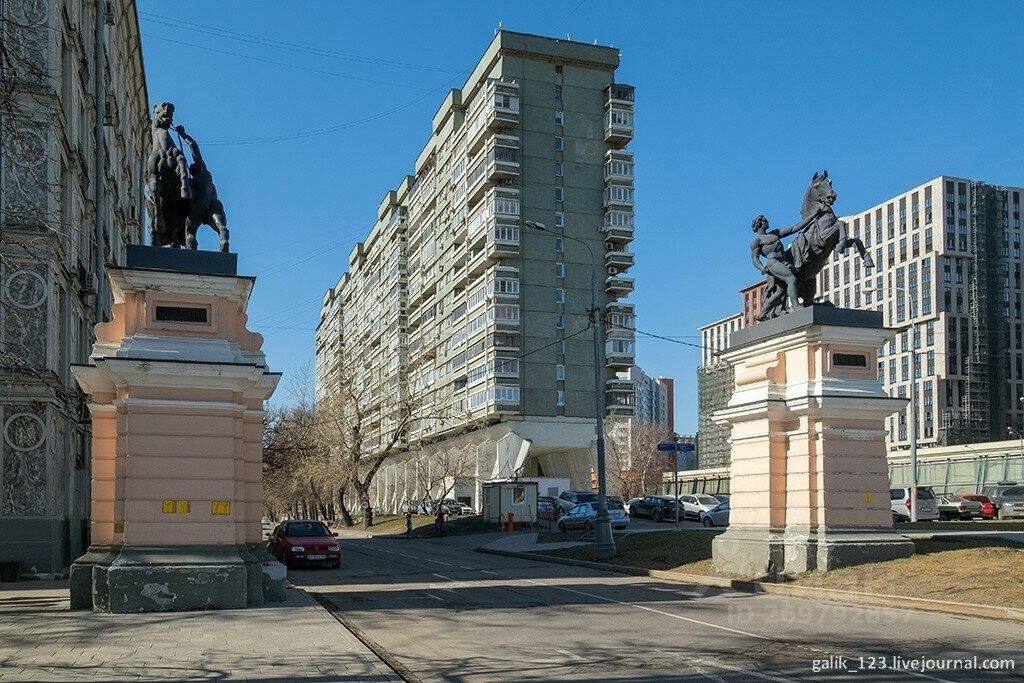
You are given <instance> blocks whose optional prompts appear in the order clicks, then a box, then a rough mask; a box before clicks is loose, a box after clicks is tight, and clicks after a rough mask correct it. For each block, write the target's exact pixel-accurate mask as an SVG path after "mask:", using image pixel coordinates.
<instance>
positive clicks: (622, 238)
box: [317, 31, 635, 509]
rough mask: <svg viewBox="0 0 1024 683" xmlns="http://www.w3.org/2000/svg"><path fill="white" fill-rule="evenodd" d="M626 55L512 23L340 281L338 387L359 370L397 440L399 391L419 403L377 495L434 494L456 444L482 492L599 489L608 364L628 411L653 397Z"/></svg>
mask: <svg viewBox="0 0 1024 683" xmlns="http://www.w3.org/2000/svg"><path fill="white" fill-rule="evenodd" d="M618 64H619V53H618V50H616V49H613V48H609V47H603V46H597V45H590V44H584V43H575V42H571V41H566V40H555V39H551V38H544V37H541V36H534V35H526V34H521V33H513V32H510V31H499V32H498V33H497V35H496V36H495V37H494V40H493V41H492V42H491V44H490V46H489V47H488V48H487V50H486V51H485V53H484V56H483V58H482V59H481V60H480V62H479V63H478V64H477V65H476V67H475V68H474V70H473V72H472V74H471V75H470V77H469V78H468V80H467V81H466V84H465V85H464V86H463V87H462V88H460V89H456V90H452V91H451V92H450V93H449V94H448V96H447V97H446V99H445V101H444V102H443V103H442V104H441V107H440V109H439V110H438V112H437V114H436V115H435V116H434V119H433V121H432V125H431V129H430V130H431V135H430V138H429V140H428V142H427V144H426V146H425V147H424V149H423V151H422V152H421V153H420V155H419V157H418V158H417V160H416V163H415V166H414V172H413V174H412V175H410V176H408V177H406V178H405V179H404V180H403V181H402V182H401V183H399V185H398V187H397V188H396V189H394V190H391V191H389V192H388V193H386V195H385V196H384V199H383V201H382V202H381V204H380V209H379V213H378V221H377V224H376V225H375V226H373V228H372V230H371V231H370V234H369V235H368V236H367V238H366V239H365V240H364V241H363V242H362V243H360V244H359V245H357V246H356V248H355V249H354V250H353V251H352V254H351V256H350V258H349V263H348V272H347V273H345V274H344V275H343V276H342V277H341V279H340V280H339V282H338V284H337V286H335V287H334V288H332V289H331V290H329V291H328V292H327V294H326V295H325V298H324V308H323V311H322V316H321V323H320V326H319V328H318V331H317V394H318V396H319V397H321V398H323V397H325V396H327V395H329V394H330V392H331V390H332V387H334V386H336V385H337V382H338V381H352V382H354V384H355V385H356V386H357V387H358V390H359V393H360V395H365V396H366V397H367V400H366V403H367V411H368V414H369V416H370V417H369V421H368V428H369V429H371V430H373V431H372V434H371V439H386V438H388V434H389V430H392V429H393V428H394V427H395V426H396V425H395V423H394V422H392V420H394V416H395V414H396V411H395V410H393V409H392V408H393V407H394V405H395V403H396V402H408V405H410V406H411V407H412V409H413V410H414V411H415V418H414V420H413V421H412V423H411V424H410V425H409V429H408V430H407V431H406V433H403V434H402V438H403V439H404V440H405V442H406V443H407V444H408V446H409V448H410V452H409V454H408V456H407V457H406V458H404V459H403V458H399V459H396V460H395V461H394V462H391V463H390V464H389V465H387V466H385V468H384V469H383V470H382V471H381V473H380V474H379V475H378V477H377V481H376V484H375V486H376V488H375V498H376V500H375V506H377V507H380V508H384V509H395V508H396V507H397V506H398V505H400V503H401V501H402V500H404V499H406V498H410V497H417V496H419V495H420V494H422V488H423V486H424V484H423V481H425V480H432V479H435V478H436V477H435V476H433V475H430V476H424V475H423V474H422V472H421V470H424V469H426V468H431V467H433V466H432V465H430V463H432V462H433V463H435V464H436V463H437V462H442V461H443V462H448V461H450V460H451V458H452V457H453V454H457V458H458V460H459V461H460V463H464V466H461V467H459V468H457V469H458V472H456V473H454V474H452V475H451V476H452V477H454V478H457V479H459V480H460V486H459V487H457V490H456V494H457V495H458V496H459V497H462V498H464V499H470V500H471V501H472V502H473V504H476V503H477V501H478V500H479V496H478V492H477V489H476V486H477V485H478V483H479V482H480V481H482V480H487V479H493V478H500V477H507V476H511V475H513V474H519V475H522V476H557V477H565V478H569V479H570V480H571V481H572V483H573V485H576V486H587V487H588V488H589V482H590V471H591V462H592V455H591V453H592V447H593V442H594V395H593V382H594V379H593V367H594V363H597V364H599V365H600V366H601V367H602V369H603V371H604V377H605V378H606V386H605V390H606V392H607V405H608V412H609V414H612V415H623V416H628V415H631V414H632V412H633V411H634V407H635V393H634V391H633V389H632V381H631V380H630V379H629V378H628V371H629V368H630V367H631V366H632V365H633V360H634V332H633V327H634V325H633V320H634V312H633V305H632V304H631V303H629V302H627V301H623V299H624V298H625V297H626V296H628V294H629V293H630V292H631V291H632V290H633V286H634V283H633V279H632V278H630V277H628V275H627V272H628V270H629V268H630V267H631V266H632V265H633V259H634V257H633V253H632V252H631V251H630V250H629V244H630V242H631V241H632V239H633V230H634V228H633V202H634V198H633V192H634V183H633V175H634V173H633V168H634V167H633V156H632V152H630V151H629V150H627V149H626V144H627V143H628V142H629V141H630V139H631V138H632V136H633V123H634V122H633V116H634V112H633V88H632V87H631V86H628V85H622V84H619V83H616V82H615V70H616V68H617V66H618ZM531 221H535V222H538V223H542V224H543V225H544V226H546V228H547V232H540V231H537V230H534V229H531V228H528V227H526V223H527V222H531ZM580 242H583V244H580ZM592 257H593V260H592ZM592 268H596V269H597V271H598V277H599V280H598V284H599V296H600V301H599V306H600V309H601V311H600V312H601V314H602V316H603V317H604V319H605V321H606V326H605V336H606V343H605V347H604V348H603V349H601V353H600V354H599V356H598V357H597V358H594V351H593V344H592V340H591V332H590V330H589V329H588V324H589V322H588V309H589V307H590V298H591V295H590V280H591V272H592ZM346 378H347V379H346ZM434 469H435V470H436V467H434ZM418 472H419V474H417V473H418Z"/></svg>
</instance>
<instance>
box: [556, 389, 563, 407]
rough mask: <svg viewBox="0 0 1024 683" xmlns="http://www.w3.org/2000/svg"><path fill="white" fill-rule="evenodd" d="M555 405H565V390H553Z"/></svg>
mask: <svg viewBox="0 0 1024 683" xmlns="http://www.w3.org/2000/svg"><path fill="white" fill-rule="evenodd" d="M555 405H556V406H564V405H565V392H564V391H562V390H561V389H559V390H558V391H556V392H555Z"/></svg>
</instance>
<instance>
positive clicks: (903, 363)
mask: <svg viewBox="0 0 1024 683" xmlns="http://www.w3.org/2000/svg"><path fill="white" fill-rule="evenodd" d="M900 377H901V378H902V379H903V381H904V382H906V381H907V380H908V379H910V357H909V356H903V358H901V359H900Z"/></svg>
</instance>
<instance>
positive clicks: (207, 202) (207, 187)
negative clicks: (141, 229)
mask: <svg viewBox="0 0 1024 683" xmlns="http://www.w3.org/2000/svg"><path fill="white" fill-rule="evenodd" d="M173 118H174V105H173V104H171V103H170V102H160V103H159V104H157V105H156V106H155V107H154V108H153V122H152V126H151V128H150V133H151V137H152V141H151V146H150V152H149V157H148V158H147V159H146V190H147V191H146V208H147V210H148V212H149V230H150V237H151V240H150V241H151V243H152V244H153V246H154V247H162V246H171V247H174V248H178V247H185V248H186V249H197V248H198V244H197V242H196V231H197V230H198V228H199V226H200V225H203V224H205V225H209V226H210V227H212V228H213V229H214V230H216V231H217V232H218V233H220V250H221V251H227V250H228V228H227V218H226V217H225V215H224V205H223V204H222V203H221V201H220V199H218V198H217V188H216V186H215V185H214V184H213V175H212V174H211V173H210V170H209V168H208V167H207V166H206V161H205V160H204V159H203V156H202V153H201V152H200V150H199V144H198V143H197V142H196V140H195V138H193V137H192V136H191V135H189V134H187V133H186V132H185V128H184V126H176V127H175V126H174V125H173ZM171 130H176V131H177V132H178V134H179V135H181V136H183V137H184V138H185V140H186V141H187V143H188V146H189V149H190V151H191V152H192V159H193V163H192V164H191V165H189V164H188V162H187V160H186V159H185V153H184V152H183V151H182V149H181V148H179V147H178V145H176V144H174V140H172V139H171Z"/></svg>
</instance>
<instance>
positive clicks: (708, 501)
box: [679, 493, 722, 519]
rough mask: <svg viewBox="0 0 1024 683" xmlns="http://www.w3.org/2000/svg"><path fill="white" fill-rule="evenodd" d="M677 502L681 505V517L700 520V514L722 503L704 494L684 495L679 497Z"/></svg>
mask: <svg viewBox="0 0 1024 683" xmlns="http://www.w3.org/2000/svg"><path fill="white" fill-rule="evenodd" d="M679 500H680V501H681V502H682V504H683V517H692V518H693V519H700V513H701V512H707V511H708V510H710V509H711V508H713V507H717V506H718V505H719V503H721V502H722V501H720V500H718V499H717V498H715V497H714V496H709V495H708V494H706V493H684V494H682V495H681V496H679Z"/></svg>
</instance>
